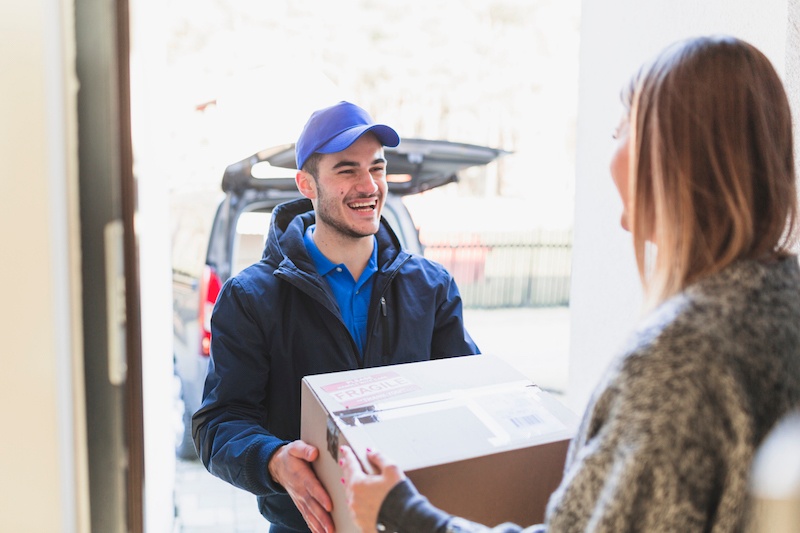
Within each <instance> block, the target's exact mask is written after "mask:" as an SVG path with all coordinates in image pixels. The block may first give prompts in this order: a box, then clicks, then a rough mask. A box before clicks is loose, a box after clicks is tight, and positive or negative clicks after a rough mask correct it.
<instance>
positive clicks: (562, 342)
mask: <svg viewBox="0 0 800 533" xmlns="http://www.w3.org/2000/svg"><path fill="white" fill-rule="evenodd" d="M465 321H466V325H467V329H468V330H469V331H470V333H471V334H472V337H473V338H474V339H475V341H476V342H477V343H478V346H479V347H480V348H481V351H482V352H484V353H491V354H493V355H497V356H499V357H502V358H503V359H505V360H507V361H508V362H509V363H510V364H512V365H514V366H515V367H517V368H518V369H519V370H520V371H522V372H523V373H525V374H526V375H527V376H528V377H529V378H530V379H531V380H532V381H534V382H535V383H537V384H538V385H539V386H541V387H542V388H544V389H547V390H550V391H553V392H556V393H558V392H559V391H563V390H564V389H565V388H566V384H567V354H568V345H569V311H568V309H567V308H545V309H500V310H486V311H482V310H471V309H470V310H467V312H466V314H465ZM175 506H176V524H175V531H174V533H256V532H258V533H266V532H267V530H268V525H267V522H266V521H265V520H264V519H263V518H262V517H261V515H260V514H259V513H258V510H257V508H256V500H255V496H253V495H252V494H250V493H247V492H244V491H242V490H239V489H237V488H235V487H233V486H231V485H228V484H227V483H225V482H223V481H221V480H219V479H217V478H215V477H214V476H212V475H211V474H209V473H208V472H207V471H206V470H205V469H204V468H203V466H202V465H201V464H200V463H199V462H197V461H178V465H177V470H176V476H175Z"/></svg>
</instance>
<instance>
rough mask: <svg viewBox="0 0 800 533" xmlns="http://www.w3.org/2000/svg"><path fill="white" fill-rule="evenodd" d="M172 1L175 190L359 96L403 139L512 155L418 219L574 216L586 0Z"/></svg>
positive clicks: (462, 222)
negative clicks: (324, 109)
mask: <svg viewBox="0 0 800 533" xmlns="http://www.w3.org/2000/svg"><path fill="white" fill-rule="evenodd" d="M163 5H164V7H165V9H164V10H159V11H161V13H163V14H164V18H163V19H162V24H164V25H165V35H166V36H167V37H166V39H167V42H166V49H167V52H166V53H167V55H166V59H165V61H166V69H165V71H164V72H165V77H166V79H164V80H163V81H164V83H163V86H162V87H163V93H162V96H163V99H164V101H163V102H162V104H163V108H162V109H163V115H164V116H163V122H162V123H163V126H164V128H165V129H166V131H164V140H165V141H166V142H167V143H168V145H169V151H170V157H169V159H168V160H167V161H165V163H164V164H165V165H168V167H169V168H168V175H169V180H170V183H169V187H170V189H171V190H172V191H182V190H186V189H188V188H197V187H207V186H211V187H218V186H219V182H220V178H221V175H222V171H223V169H224V167H225V166H226V165H227V164H229V163H232V162H234V161H237V160H239V159H242V158H244V157H246V156H248V155H250V154H252V153H254V152H256V151H258V150H260V149H263V148H266V147H269V146H272V145H277V144H283V143H287V142H293V141H294V140H295V139H296V137H297V135H298V134H299V132H300V129H301V128H302V125H303V123H304V122H305V120H306V119H307V118H308V115H309V114H310V113H311V111H313V110H314V109H317V108H320V107H323V106H327V105H330V104H332V103H335V102H336V101H338V100H340V99H349V100H351V101H353V102H355V103H357V104H359V105H361V106H362V107H364V108H366V109H367V110H368V111H369V112H370V113H371V114H372V115H373V117H374V118H375V119H376V120H377V121H381V122H385V123H388V124H390V125H392V126H393V127H395V128H396V129H397V130H398V132H399V133H400V135H401V137H427V138H434V139H446V140H450V141H458V142H466V143H474V144H481V145H487V146H491V147H494V148H502V149H504V150H508V151H510V152H513V153H512V154H511V155H509V156H507V157H504V158H501V159H500V160H499V161H498V162H497V163H495V164H492V165H489V166H488V167H487V168H485V169H481V170H480V171H473V172H469V171H468V172H465V173H464V175H463V176H462V183H461V184H459V185H453V186H449V187H445V188H443V189H441V190H436V191H431V192H429V193H426V194H423V195H419V196H418V197H416V198H413V199H409V200H408V201H407V205H409V207H410V209H411V211H412V214H413V215H414V217H415V221H416V222H417V224H418V225H420V226H423V227H424V226H429V225H436V227H437V228H439V229H450V228H451V227H452V228H459V229H462V230H464V229H467V230H469V229H472V228H476V227H477V228H478V229H482V230H488V229H493V228H495V227H496V228H502V229H507V228H510V227H512V226H513V227H516V228H518V229H519V228H522V229H527V228H538V227H556V228H569V227H571V224H572V200H573V188H574V187H573V185H574V160H575V155H574V152H575V121H576V106H577V72H578V29H579V28H578V26H579V10H580V2H578V1H577V0H438V1H429V0H406V1H403V2H385V1H382V0H344V1H338V2H332V1H303V0H291V1H281V0H271V1H269V2H264V1H261V0H235V1H233V0H231V1H222V0H170V1H168V2H166V3H164V4H163ZM478 214H479V216H476V215H478Z"/></svg>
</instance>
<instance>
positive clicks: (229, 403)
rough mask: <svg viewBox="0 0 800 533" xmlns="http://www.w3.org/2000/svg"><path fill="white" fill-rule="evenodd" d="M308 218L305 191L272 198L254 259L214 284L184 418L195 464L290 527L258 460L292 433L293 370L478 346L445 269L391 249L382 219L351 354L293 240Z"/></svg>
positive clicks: (299, 522)
mask: <svg viewBox="0 0 800 533" xmlns="http://www.w3.org/2000/svg"><path fill="white" fill-rule="evenodd" d="M313 223H314V212H313V211H312V206H311V202H310V201H308V200H306V199H300V200H294V201H291V202H287V203H285V204H282V205H280V206H278V207H276V208H275V210H274V211H273V216H272V223H271V226H270V231H269V235H268V238H267V243H266V246H265V249H264V255H263V257H262V259H261V261H260V262H259V263H256V264H255V265H253V266H250V267H248V268H246V269H245V270H243V271H242V272H241V273H239V274H238V275H236V276H235V277H233V278H231V279H229V280H228V281H227V282H226V283H225V285H224V286H223V287H222V291H221V292H220V295H219V298H218V300H217V304H216V306H215V308H214V312H213V315H212V319H211V361H210V364H209V370H208V376H207V378H206V384H205V390H204V392H203V403H202V406H201V407H200V409H199V410H198V411H197V413H195V415H194V417H193V423H192V426H193V436H194V441H195V446H196V447H197V450H198V452H199V454H200V458H201V460H202V461H203V464H204V465H205V466H206V468H208V470H209V471H210V472H211V473H212V474H214V475H216V476H218V477H220V478H221V479H224V480H225V481H228V482H229V483H232V484H233V485H235V486H237V487H240V488H242V489H245V490H247V491H250V492H252V493H254V494H256V495H257V496H258V505H259V510H260V511H261V514H262V515H264V517H265V518H266V519H267V520H269V521H270V522H271V523H273V524H280V525H283V526H286V527H288V528H294V529H297V530H298V531H307V530H308V529H307V526H306V525H305V521H304V520H303V518H302V516H301V515H300V512H299V511H298V510H297V508H296V507H295V505H294V503H293V502H292V500H291V498H290V497H289V495H288V494H287V493H286V491H285V489H284V488H283V487H281V486H280V485H279V484H277V483H275V481H273V480H272V478H271V477H270V475H269V473H268V471H267V463H268V461H269V459H270V457H271V456H272V454H273V453H274V452H275V451H276V450H277V449H278V447H280V446H282V445H284V444H286V443H288V442H291V441H293V440H296V439H298V438H300V386H301V380H302V378H303V377H304V376H307V375H311V374H322V373H327V372H334V371H340V370H352V369H356V368H364V367H374V366H381V365H389V364H397V363H408V362H414V361H424V360H428V359H438V358H444V357H452V356H459V355H469V354H476V353H479V352H478V348H477V346H476V345H475V343H474V342H473V341H472V339H471V338H470V337H469V334H468V333H467V332H466V330H465V329H464V321H463V316H462V305H461V297H460V295H459V292H458V288H457V287H456V284H455V281H454V280H453V278H452V276H451V275H450V274H449V273H448V272H447V270H445V269H444V268H443V267H442V266H441V265H438V264H436V263H433V262H431V261H429V260H427V259H425V258H423V257H420V256H418V255H415V254H410V253H408V252H406V251H404V250H402V249H401V247H400V243H399V241H398V239H397V236H396V235H395V234H394V232H393V231H392V229H391V228H390V227H389V225H388V224H387V223H386V222H385V221H383V220H382V221H381V227H380V230H379V231H378V234H377V240H378V265H379V266H378V272H377V274H375V276H376V278H375V284H374V288H373V291H372V300H371V303H370V311H369V319H368V323H367V340H366V348H365V350H364V356H363V360H362V358H361V356H360V354H359V350H358V348H357V347H356V344H355V341H354V340H353V338H352V336H351V335H350V332H349V331H348V330H347V326H345V324H344V322H343V321H342V318H341V314H340V313H339V308H338V305H337V304H336V300H335V298H334V296H333V293H332V292H331V290H330V288H329V287H328V284H327V282H326V281H325V280H324V279H322V278H321V277H320V276H319V275H318V274H317V273H316V268H315V267H314V264H313V262H312V260H311V258H310V257H309V255H308V252H307V251H306V248H305V244H304V243H303V234H304V233H305V230H306V228H307V227H308V226H309V225H311V224H313Z"/></svg>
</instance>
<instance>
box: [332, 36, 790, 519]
mask: <svg viewBox="0 0 800 533" xmlns="http://www.w3.org/2000/svg"><path fill="white" fill-rule="evenodd" d="M623 100H624V102H625V108H626V113H625V117H624V118H623V120H622V122H621V124H620V126H619V128H618V130H617V134H616V138H617V139H618V143H619V145H618V148H617V150H616V152H615V154H614V156H613V159H612V162H611V174H612V176H613V178H614V183H615V184H616V186H617V188H618V190H619V193H620V196H621V197H622V201H623V205H624V209H623V214H622V225H623V227H624V228H626V229H628V230H629V231H630V232H631V234H632V237H633V246H634V250H635V252H636V261H637V264H638V267H639V272H640V275H641V279H642V283H643V286H644V292H645V301H646V302H647V309H648V316H647V317H646V318H645V319H644V320H643V322H642V323H641V324H640V326H639V327H638V328H637V330H636V331H635V332H634V334H633V336H632V337H631V339H630V342H629V344H628V346H627V347H626V349H625V350H624V352H623V353H622V354H621V355H620V357H619V358H617V359H616V360H615V362H614V363H613V364H612V365H611V366H610V368H609V369H608V371H607V372H606V375H605V376H604V378H603V379H602V380H601V383H600V384H599V387H598V389H597V390H596V392H595V394H594V395H593V397H592V399H591V400H590V402H589V405H588V408H587V411H586V413H585V415H584V418H583V421H582V423H581V427H580V428H579V430H578V434H577V435H576V437H575V439H574V440H573V442H572V443H571V446H570V451H569V454H568V457H567V464H566V467H565V472H564V478H563V480H562V483H561V486H560V487H559V488H558V489H557V490H556V492H555V493H554V494H553V495H552V496H551V498H550V502H549V505H548V509H547V513H546V517H545V524H542V525H537V526H532V527H531V528H530V530H526V531H544V530H551V531H569V532H572V531H615V532H616V531H634V530H635V531H648V532H654V531H656V532H657V531H714V532H727V531H740V530H742V529H744V528H745V527H746V525H747V520H748V506H749V497H748V491H747V482H748V474H749V470H750V464H751V459H752V457H753V454H754V451H755V449H756V448H757V447H758V445H759V444H760V443H761V441H762V440H763V438H764V436H765V435H766V433H767V432H768V430H769V429H770V428H771V427H772V425H773V424H774V423H775V422H776V421H777V420H778V419H779V418H780V417H781V415H783V414H785V413H787V412H789V411H790V410H791V408H792V407H793V406H795V405H798V404H800V271H799V269H798V261H797V257H796V256H794V255H792V254H791V253H790V251H789V248H790V246H791V245H792V244H793V242H792V241H791V238H792V236H793V234H794V226H795V217H796V209H797V207H796V192H795V174H794V158H793V151H792V126H791V118H790V111H789V105H788V102H787V98H786V95H785V92H784V90H783V87H782V85H781V82H780V79H779V78H778V76H777V74H776V73H775V71H774V69H773V68H772V66H771V65H770V63H769V61H768V60H767V58H766V57H765V56H764V55H763V54H761V52H759V51H758V50H756V49H755V48H754V47H753V46H751V45H749V44H747V43H745V42H742V41H740V40H738V39H735V38H731V37H704V38H695V39H691V40H688V41H683V42H681V43H678V44H676V45H673V46H671V47H669V48H668V49H666V50H665V51H664V52H662V53H661V54H660V55H659V56H658V57H657V58H656V59H655V60H654V61H653V62H652V63H650V64H648V65H645V67H643V68H642V70H641V71H640V72H639V73H638V75H637V76H635V78H634V79H633V81H632V82H631V84H630V87H629V89H628V90H627V91H626V92H625V94H624V97H623ZM368 458H369V460H370V461H371V462H372V463H373V464H374V465H375V466H376V469H377V471H378V472H379V474H378V475H375V476H371V475H366V474H364V473H363V472H362V471H361V469H360V467H359V466H358V463H357V461H356V460H355V458H354V456H353V454H352V451H351V450H349V449H346V448H345V449H343V450H342V461H341V463H342V465H343V473H344V478H343V483H345V485H346V489H347V492H348V500H349V501H350V507H351V512H352V514H353V516H355V517H356V519H357V521H358V523H359V524H360V525H361V527H362V528H363V529H364V530H365V531H374V530H375V529H376V527H377V528H378V529H379V530H382V531H383V530H386V531H401V532H414V533H415V532H426V531H441V532H446V531H469V532H472V531H485V530H487V529H488V528H486V527H485V526H481V525H478V524H474V523H471V522H468V521H466V520H463V519H460V518H457V517H453V516H450V515H448V514H447V513H444V512H442V511H440V510H438V509H436V508H435V507H433V506H432V505H430V504H429V503H428V502H427V500H425V499H424V498H423V497H422V496H420V495H419V494H418V493H417V492H416V490H415V489H414V487H413V485H411V483H410V482H408V480H406V479H404V478H405V476H404V475H403V473H402V472H401V471H400V470H399V469H398V468H397V467H395V466H393V465H392V464H390V463H389V462H388V461H387V460H386V459H385V458H383V457H382V456H381V455H380V454H377V453H371V454H369V456H368ZM531 475H532V476H535V475H536V473H535V472H531ZM376 524H377V526H376ZM521 529H522V528H520V527H518V526H516V525H513V524H503V525H501V526H497V527H496V528H495V529H493V530H492V531H498V532H499V531H519V530H521Z"/></svg>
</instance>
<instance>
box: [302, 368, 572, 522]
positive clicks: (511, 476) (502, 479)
mask: <svg viewBox="0 0 800 533" xmlns="http://www.w3.org/2000/svg"><path fill="white" fill-rule="evenodd" d="M576 426H577V417H576V416H575V415H574V413H572V411H570V410H569V409H567V408H566V407H564V406H563V405H562V404H561V403H560V402H558V400H556V399H555V398H554V397H553V396H551V395H550V394H548V393H546V392H544V391H542V390H541V389H539V388H538V387H537V386H536V385H534V384H533V383H532V382H531V381H530V380H529V379H527V378H526V377H525V376H524V375H523V374H521V373H520V372H519V371H517V370H516V369H514V368H513V367H511V366H510V365H508V364H507V363H505V362H504V361H503V360H501V359H499V358H497V357H493V356H490V355H475V356H467V357H455V358H451V359H440V360H435V361H425V362H421V363H408V364H401V365H393V366H385V367H376V368H365V369H361V370H351V371H345V372H335V373H330V374H320V375H315V376H307V377H305V378H304V379H303V385H302V422H301V438H302V439H303V440H304V441H305V442H307V443H309V444H312V445H314V446H316V447H317V448H319V450H320V454H319V458H318V459H317V461H315V462H314V470H315V472H316V473H317V476H318V477H319V479H320V480H321V481H322V484H323V485H324V486H325V488H326V489H327V490H328V492H329V493H330V495H331V498H332V499H333V505H334V512H333V518H334V522H335V524H336V531H337V533H349V532H351V531H356V528H355V526H354V524H353V523H352V521H351V520H350V516H349V513H348V511H347V508H346V504H345V496H344V488H343V487H342V484H341V481H340V479H341V477H342V475H341V470H340V467H339V464H338V458H337V456H338V449H339V446H340V445H349V446H351V447H352V448H353V450H354V451H355V453H356V455H357V457H358V458H359V461H360V462H361V465H362V467H363V468H364V469H365V470H367V471H370V470H371V468H370V466H369V465H368V464H367V460H366V449H367V448H371V449H373V450H379V451H380V452H381V453H383V454H384V455H385V456H387V457H388V458H389V459H391V460H392V461H393V462H395V463H397V464H398V465H399V466H400V467H401V468H402V469H403V470H404V471H405V473H406V475H408V477H409V478H410V479H411V481H413V483H414V484H415V485H416V487H417V488H418V489H419V491H420V492H421V493H422V494H424V495H425V496H426V497H427V498H428V499H429V500H430V501H431V503H433V504H434V505H436V506H437V507H439V508H440V509H443V510H445V511H447V512H449V513H451V514H454V515H458V516H463V517H465V518H468V519H470V520H474V521H477V522H480V523H483V524H486V525H490V526H493V525H496V524H499V523H502V522H507V521H511V522H515V523H517V524H520V525H530V524H534V523H539V522H541V521H542V517H543V515H544V509H545V506H546V504H547V500H548V498H549V496H550V494H551V493H552V492H553V491H554V490H555V489H556V487H557V486H558V484H559V483H560V481H561V477H562V474H563V468H564V460H565V457H566V451H567V446H568V444H569V440H570V439H571V438H572V437H573V435H574V434H575V429H576Z"/></svg>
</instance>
